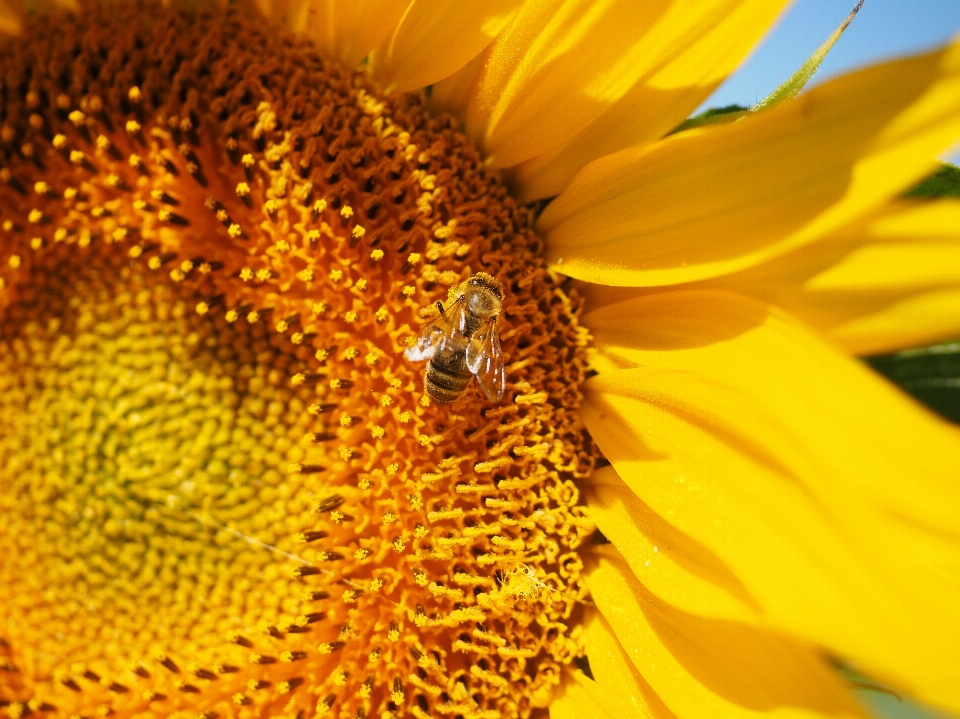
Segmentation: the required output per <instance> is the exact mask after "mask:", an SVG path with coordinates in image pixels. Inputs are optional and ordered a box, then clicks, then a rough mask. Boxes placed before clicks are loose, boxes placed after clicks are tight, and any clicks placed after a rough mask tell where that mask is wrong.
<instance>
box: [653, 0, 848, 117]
mask: <svg viewBox="0 0 960 719" xmlns="http://www.w3.org/2000/svg"><path fill="white" fill-rule="evenodd" d="M863 3H864V0H860V2H858V3H857V6H856V7H855V8H854V9H853V10H851V11H850V14H849V15H847V17H846V19H844V21H843V22H842V23H840V27H838V28H837V29H836V30H834V31H833V34H831V35H830V37H828V38H827V40H826V42H824V43H823V44H822V45H821V46H820V47H818V48H817V49H816V51H815V52H814V53H813V55H811V56H810V57H809V58H808V59H807V61H806V62H805V63H803V65H801V66H800V69H798V70H797V71H796V72H795V73H793V75H791V76H790V77H789V79H788V80H787V81H786V82H784V83H783V84H782V85H780V86H779V87H778V88H777V89H776V90H774V91H773V92H772V93H770V94H769V95H768V96H767V97H765V98H764V99H763V100H761V101H760V102H759V103H757V104H756V105H754V106H753V107H750V108H747V107H742V106H741V105H727V106H726V107H711V108H710V109H709V110H705V111H704V112H701V113H700V114H699V115H694V116H693V117H691V118H688V119H687V120H686V121H685V122H683V123H681V124H680V125H678V126H677V127H675V128H674V129H673V130H672V131H671V132H670V133H669V134H671V135H673V134H674V133H677V132H683V131H684V130H689V129H690V128H693V127H702V126H703V125H722V124H724V123H727V122H733V121H734V120H739V119H740V118H741V117H743V116H745V115H747V114H749V113H751V112H756V111H758V110H766V109H768V108H771V107H773V106H774V105H779V104H780V103H781V102H783V101H784V100H789V99H791V98H793V97H796V96H797V94H798V93H799V92H800V91H801V90H802V89H803V87H804V85H806V84H807V83H808V82H809V81H810V78H812V77H813V76H814V74H815V73H816V72H817V68H818V67H820V63H822V62H823V59H824V58H825V57H826V56H827V53H829V52H830V49H831V48H832V47H833V46H834V44H836V42H837V40H839V39H840V36H841V35H843V31H844V30H846V29H847V26H848V25H850V23H851V21H852V20H853V18H854V17H855V16H856V14H857V12H859V10H860V8H861V7H862V6H863Z"/></svg>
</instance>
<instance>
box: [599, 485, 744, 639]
mask: <svg viewBox="0 0 960 719" xmlns="http://www.w3.org/2000/svg"><path fill="white" fill-rule="evenodd" d="M584 490H585V495H586V501H587V507H589V509H590V519H592V520H593V521H594V522H596V524H597V528H598V529H599V530H600V531H601V532H603V536H605V537H606V538H607V539H609V540H610V541H611V542H613V543H614V545H616V546H617V547H622V548H623V556H624V559H626V560H627V563H628V564H629V565H630V569H631V570H632V571H633V573H634V574H635V575H637V576H638V577H642V578H643V583H644V585H645V586H646V587H647V588H648V589H649V590H650V591H651V592H653V593H654V594H655V595H656V596H658V597H660V598H661V599H664V600H666V601H668V602H670V604H672V605H673V606H675V607H677V608H678V609H683V610H684V611H688V612H693V613H695V614H701V615H707V616H713V617H722V618H725V619H735V620H738V621H744V622H747V623H756V622H757V621H758V619H759V615H760V614H761V613H762V612H763V609H762V608H761V607H760V605H759V604H757V601H756V600H755V599H754V598H753V597H751V596H750V593H749V592H748V591H747V589H746V587H744V586H743V583H742V582H740V580H739V579H737V577H736V575H735V574H734V573H733V571H732V570H731V569H730V567H728V566H727V565H726V564H725V563H724V562H723V560H722V559H720V558H719V557H718V556H717V555H715V554H714V553H713V552H711V551H710V550H709V549H707V548H706V547H704V546H703V545H702V544H700V543H699V542H697V541H696V540H695V539H693V538H692V537H689V536H687V535H686V534H684V533H683V532H681V531H680V530H678V529H677V528H676V527H674V526H672V525H671V524H670V523H669V522H667V521H666V520H664V519H663V518H662V517H661V516H659V515H658V514H656V513H655V512H654V511H653V510H651V509H650V507H648V506H647V505H646V504H645V503H644V502H643V500H641V499H640V498H639V497H638V496H637V495H636V494H635V493H634V492H633V490H632V489H630V487H628V486H627V485H626V484H625V483H624V481H623V480H622V479H620V477H619V476H617V473H616V471H615V470H614V468H613V467H604V468H602V469H599V470H597V471H596V472H594V473H593V475H592V476H591V477H590V482H589V483H588V484H587V485H586V486H585V487H584Z"/></svg>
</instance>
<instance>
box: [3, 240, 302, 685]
mask: <svg viewBox="0 0 960 719" xmlns="http://www.w3.org/2000/svg"><path fill="white" fill-rule="evenodd" d="M85 255H87V256H86V257H85V258H84V259H85V260H87V261H82V262H65V261H63V260H62V259H61V260H60V261H52V262H51V263H49V264H48V266H47V267H45V268H42V269H38V270H35V274H36V275H37V276H35V277H33V278H32V281H31V282H30V283H29V284H27V285H26V286H24V287H21V288H19V289H18V296H17V299H16V300H15V301H14V303H12V304H11V305H10V306H8V307H6V308H4V309H0V516H2V517H4V521H3V522H2V523H0V552H2V556H3V560H2V562H0V584H2V585H3V586H5V587H7V588H8V589H7V591H8V592H9V594H8V595H7V596H5V597H4V598H3V601H2V602H0V635H2V636H4V637H5V638H7V639H8V640H12V641H11V645H12V646H13V648H14V651H15V652H19V651H20V650H24V651H29V652H31V653H32V654H31V655H30V656H24V655H20V656H18V657H17V664H18V665H19V666H21V667H26V666H30V667H32V669H33V672H34V675H35V676H43V675H44V674H47V673H48V672H49V671H52V668H53V667H55V666H57V665H61V666H62V662H63V661H64V660H65V659H66V658H69V661H72V662H76V661H89V660H90V659H92V658H94V657H107V658H108V659H117V660H120V661H121V662H123V660H129V659H132V658H133V657H142V656H143V654H144V648H145V647H153V648H154V651H155V652H162V651H166V650H168V649H180V650H183V649H184V648H185V647H188V646H189V647H190V648H191V649H194V650H202V649H203V647H206V646H212V645H214V644H222V642H223V639H224V635H225V634H226V633H228V632H229V631H231V630H241V631H242V630H244V629H249V628H250V627H255V626H256V625H257V624H258V622H260V621H261V620H273V619H275V618H276V616H277V615H278V614H280V613H285V612H286V613H294V614H295V613H297V612H298V610H299V603H300V598H299V597H300V588H298V587H297V586H296V585H295V580H293V579H292V578H291V577H290V575H289V571H288V570H289V567H290V562H289V561H288V559H287V558H286V557H284V556H283V555H280V554H279V553H278V552H276V551H274V550H272V549H270V548H269V547H265V546H264V545H279V546H280V547H284V546H285V545H286V544H289V538H290V537H292V536H293V534H294V533H295V532H296V531H298V530H299V529H301V528H302V527H303V526H304V525H308V524H310V521H309V515H310V500H311V497H312V493H311V492H310V491H308V490H306V489H305V488H302V487H301V485H300V481H301V479H302V478H301V477H300V476H299V475H294V476H288V475H287V474H286V471H285V470H286V467H287V465H288V464H289V463H291V462H296V461H297V460H299V459H300V458H301V456H302V450H301V448H300V446H299V441H300V439H301V438H302V437H303V435H304V433H305V427H304V426H303V422H304V418H305V417H306V418H309V414H308V413H307V412H305V411H304V402H303V401H302V399H301V398H299V397H298V396H297V395H296V392H295V391H294V390H292V389H291V388H290V387H289V384H290V383H289V376H290V372H289V370H288V367H289V364H290V363H291V362H292V361H295V360H294V358H293V357H292V356H291V355H290V354H289V353H286V352H284V351H282V349H280V348H279V347H276V346H271V339H270V338H269V337H268V334H267V330H266V328H265V327H264V326H263V325H264V323H260V327H257V326H250V325H247V324H246V323H245V322H238V323H236V324H235V325H230V324H228V323H226V322H225V321H224V320H223V319H222V317H221V318H220V319H211V318H209V317H204V316H200V315H198V314H197V313H196V312H195V311H194V309H193V308H194V307H195V305H196V299H195V298H188V297H186V296H185V295H184V293H180V292H179V291H178V290H177V289H175V288H174V287H173V286H171V284H170V283H165V282H164V281H163V280H162V279H156V278H157V277H158V276H159V275H160V273H155V274H150V273H149V271H148V270H146V269H138V268H137V267H135V266H134V265H133V263H129V262H125V261H124V259H123V258H119V259H118V258H111V255H110V254H109V253H104V254H99V253H96V252H93V251H90V252H87V253H85ZM254 540H256V541H254ZM261 543H262V544H261ZM286 548H287V549H292V547H286ZM91 668H92V669H93V670H96V667H91ZM103 669H105V670H108V671H109V669H110V667H103Z"/></svg>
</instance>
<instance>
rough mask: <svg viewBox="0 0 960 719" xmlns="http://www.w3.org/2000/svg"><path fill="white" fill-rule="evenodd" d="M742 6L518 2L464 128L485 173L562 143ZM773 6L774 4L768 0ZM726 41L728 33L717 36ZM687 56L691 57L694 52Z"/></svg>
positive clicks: (711, 0) (726, 2)
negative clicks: (484, 165) (477, 146)
mask: <svg viewBox="0 0 960 719" xmlns="http://www.w3.org/2000/svg"><path fill="white" fill-rule="evenodd" d="M741 2H742V0H701V1H699V2H691V1H690V0H653V1H651V2H643V3H638V2H636V0H602V1H601V2H595V1H594V0H547V1H544V2H531V3H526V4H525V5H524V7H523V8H522V10H521V11H520V13H519V14H518V15H517V17H516V18H515V19H514V20H513V21H512V22H511V23H510V24H509V25H508V26H507V28H506V29H505V30H504V31H503V32H502V33H501V34H500V36H499V37H498V38H497V40H496V41H495V42H494V43H493V45H492V46H491V48H490V51H489V53H488V54H487V58H486V61H485V63H484V67H483V72H482V73H481V74H480V76H479V78H478V79H477V82H476V86H475V88H474V92H473V95H472V97H471V100H470V104H469V107H468V111H467V130H468V133H469V134H471V135H472V136H473V137H474V138H476V139H478V140H479V142H480V144H481V146H482V147H483V150H484V152H485V154H486V155H487V156H488V162H489V163H490V165H491V166H493V167H509V166H511V165H515V164H517V163H519V162H522V161H524V160H527V159H529V158H531V157H534V156H536V155H538V154H540V153H542V152H545V151H547V150H549V149H551V148H553V147H555V146H557V145H559V144H560V143H561V142H563V141H565V140H567V139H568V138H570V137H571V136H572V135H574V134H575V133H576V132H578V131H580V130H581V129H583V128H584V127H586V126H587V125H588V124H589V123H590V122H592V121H593V120H595V119H596V118H597V117H599V116H600V115H601V114H602V113H603V112H605V111H606V110H608V109H609V108H610V107H612V106H613V105H614V104H615V103H616V102H617V101H619V100H620V99H621V98H623V97H624V95H626V94H627V93H628V92H629V91H630V89H631V88H632V87H633V86H634V85H635V84H636V83H638V82H641V81H643V80H644V79H647V80H649V79H650V78H652V77H653V76H655V75H656V74H657V73H658V72H659V71H661V70H662V71H664V77H663V78H662V81H663V83H664V84H665V85H666V86H667V87H669V86H670V83H671V82H676V81H677V80H678V73H673V72H671V71H669V70H666V67H667V66H668V65H669V63H670V62H671V61H672V60H677V63H678V65H683V64H684V63H685V62H692V61H693V58H692V57H691V59H690V60H685V59H684V57H683V56H684V53H686V52H690V48H691V46H692V45H693V44H694V43H696V42H697V40H699V39H700V37H701V36H702V35H703V34H704V33H708V32H709V30H708V28H709V27H710V25H711V24H714V23H717V22H718V21H719V20H721V19H722V18H723V17H724V15H725V14H726V13H728V12H730V11H731V10H733V9H735V8H736V7H737V6H738V5H740V4H741ZM772 4H774V5H777V6H779V5H780V4H781V3H780V2H776V3H772ZM727 40H728V41H729V37H728V38H727ZM694 52H695V51H694Z"/></svg>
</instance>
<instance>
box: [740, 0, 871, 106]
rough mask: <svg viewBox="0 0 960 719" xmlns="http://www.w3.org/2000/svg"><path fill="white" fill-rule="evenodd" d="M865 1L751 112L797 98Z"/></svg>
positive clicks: (858, 4) (862, 0) (861, 0)
mask: <svg viewBox="0 0 960 719" xmlns="http://www.w3.org/2000/svg"><path fill="white" fill-rule="evenodd" d="M863 2H864V0H860V2H858V3H857V6H856V7H855V8H854V9H853V10H851V11H850V14H849V15H847V17H846V18H845V19H844V21H843V22H842V23H840V27H838V28H837V29H836V30H834V31H833V33H832V34H831V35H830V37H828V38H827V40H826V42H824V43H823V44H822V45H821V46H820V47H818V48H817V49H816V51H815V52H814V53H813V55H811V56H810V57H809V58H808V59H807V61H806V62H805V63H803V65H801V66H800V68H799V69H798V70H797V71H796V72H795V73H793V75H791V76H790V77H789V78H788V79H787V81H786V82H784V83H783V84H782V85H780V87H778V88H777V89H776V90H774V91H773V92H771V93H770V94H769V95H767V97H765V98H764V99H763V100H761V101H760V102H759V103H757V104H756V105H754V106H753V108H751V110H752V111H753V112H756V111H758V110H766V109H768V108H771V107H773V106H774V105H779V104H780V103H781V102H783V101H784V100H789V99H791V98H794V97H796V96H797V95H798V94H799V93H800V91H801V90H802V89H803V87H804V85H806V84H807V83H808V82H810V78H812V77H813V76H814V74H815V73H816V72H817V68H819V67H820V63H821V62H823V60H824V58H825V57H826V56H827V53H829V52H830V50H831V49H832V48H833V46H834V44H836V42H837V40H839V39H840V36H841V35H843V31H844V30H846V29H847V27H848V26H849V25H850V23H851V22H853V18H854V17H856V15H857V13H858V12H859V11H860V8H861V7H863Z"/></svg>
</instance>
